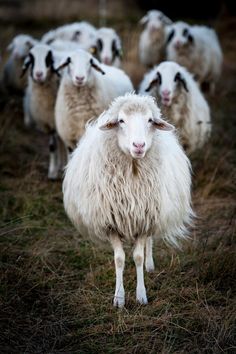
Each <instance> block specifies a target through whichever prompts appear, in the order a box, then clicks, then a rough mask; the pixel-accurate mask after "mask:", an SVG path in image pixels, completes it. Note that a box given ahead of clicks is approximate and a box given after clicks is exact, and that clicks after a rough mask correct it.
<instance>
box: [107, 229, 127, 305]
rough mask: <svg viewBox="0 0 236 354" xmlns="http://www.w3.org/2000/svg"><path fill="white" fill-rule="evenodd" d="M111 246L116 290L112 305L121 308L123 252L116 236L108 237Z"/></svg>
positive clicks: (122, 300)
mask: <svg viewBox="0 0 236 354" xmlns="http://www.w3.org/2000/svg"><path fill="white" fill-rule="evenodd" d="M110 241H111V245H112V247H113V250H114V259H115V268H116V289H115V296H114V301H113V304H114V306H118V307H123V306H124V304H125V290H124V284H123V272H124V267H125V252H124V250H123V245H122V242H121V240H120V238H119V237H118V236H117V235H112V236H111V237H110Z"/></svg>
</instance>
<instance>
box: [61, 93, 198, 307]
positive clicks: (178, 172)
mask: <svg viewBox="0 0 236 354" xmlns="http://www.w3.org/2000/svg"><path fill="white" fill-rule="evenodd" d="M173 129H174V127H173V126H172V125H170V124H168V123H167V122H166V121H164V120H163V119H162V118H161V114H160V110H159V108H158V107H157V105H156V104H155V101H154V99H153V98H152V97H150V96H139V95H135V94H127V95H125V96H120V97H118V98H117V99H115V100H114V101H113V103H112V104H111V106H110V108H109V109H108V110H107V111H105V112H104V113H103V114H101V115H100V117H99V118H98V119H97V120H96V121H94V122H91V123H90V124H88V126H87V129H86V132H85V135H84V137H83V138H82V139H81V141H80V143H79V145H78V146H77V148H76V150H75V151H74V153H73V154H72V157H71V159H70V161H69V164H68V166H67V168H66V172H65V179H64V182H63V193H64V207H65V210H66V213H67V214H68V216H69V218H70V219H71V221H72V222H73V223H74V225H75V226H76V228H77V229H78V230H79V233H80V234H81V235H83V236H85V237H90V238H91V239H93V240H95V239H100V240H102V241H104V242H110V243H111V245H112V247H113V249H114V258H115V268H116V290H115V297H114V305H115V306H119V307H122V306H124V303H125V291H124V286H123V270H124V265H125V253H124V249H123V244H128V243H131V244H133V245H134V251H133V258H134V262H135V265H136V271H137V289H136V298H137V301H138V302H140V303H141V304H145V303H147V296H146V289H145V285H144V277H143V263H144V246H145V242H146V245H147V250H146V256H147V257H149V259H148V260H146V266H147V267H149V266H150V265H151V268H152V264H151V261H152V260H151V259H150V257H151V247H152V239H151V237H150V235H153V236H155V237H157V238H160V239H164V240H166V241H168V242H170V243H171V244H173V245H176V244H178V240H180V239H184V238H185V237H186V227H187V225H188V224H189V223H190V222H191V217H192V210H191V205H190V203H191V197H190V189H191V173H190V163H189V160H188V158H187V157H186V155H185V153H184V151H183V149H182V148H181V146H180V144H179V143H178V140H177V139H176V136H175V134H174V133H173V131H172V130H173Z"/></svg>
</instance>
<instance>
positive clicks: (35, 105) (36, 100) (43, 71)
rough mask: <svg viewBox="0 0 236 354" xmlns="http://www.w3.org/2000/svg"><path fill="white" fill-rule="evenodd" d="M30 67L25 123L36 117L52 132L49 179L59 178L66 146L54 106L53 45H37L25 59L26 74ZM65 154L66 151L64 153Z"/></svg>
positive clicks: (36, 119) (57, 79) (42, 126)
mask: <svg viewBox="0 0 236 354" xmlns="http://www.w3.org/2000/svg"><path fill="white" fill-rule="evenodd" d="M28 69H30V73H29V75H28V86H27V89H26V92H25V97H24V114H25V124H26V125H29V123H30V122H31V121H32V120H33V121H34V122H35V123H36V124H37V126H38V128H39V129H40V130H42V131H43V132H45V133H46V134H49V135H50V141H49V150H50V161H49V170H48V178H49V179H56V178H57V177H58V173H59V170H60V168H61V167H62V164H63V161H61V159H62V156H63V155H62V152H63V148H64V147H63V145H62V142H61V141H60V139H59V137H58V135H57V134H56V131H55V117H54V108H55V100H56V95H57V90H58V86H59V78H58V75H57V73H56V71H55V69H54V57H53V53H52V50H51V48H50V47H49V46H48V45H45V44H37V45H36V46H34V48H32V49H31V50H30V52H29V55H28V57H27V58H26V59H25V63H24V68H23V73H25V72H26V71H27V70H28ZM64 155H65V153H64Z"/></svg>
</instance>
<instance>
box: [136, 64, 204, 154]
mask: <svg viewBox="0 0 236 354" xmlns="http://www.w3.org/2000/svg"><path fill="white" fill-rule="evenodd" d="M157 73H159V74H160V75H161V80H162V82H161V84H156V85H154V86H153V88H152V89H151V90H150V91H149V92H146V91H145V90H146V89H147V88H148V86H149V85H150V83H151V82H152V81H153V80H155V78H156V77H157ZM177 73H180V74H181V77H182V78H183V79H184V80H185V82H186V85H187V89H188V92H186V90H185V89H184V87H182V86H181V85H179V84H178V83H176V82H175V76H176V74H177ZM166 89H167V90H169V92H170V97H171V103H170V105H169V106H167V105H165V104H163V102H162V97H163V96H162V95H163V91H164V90H166ZM139 92H140V93H141V94H147V95H151V96H154V97H155V98H156V99H157V101H158V103H159V104H160V107H161V109H162V113H163V114H164V116H165V118H167V119H168V120H169V121H170V122H171V123H173V124H174V125H175V126H176V127H177V128H178V130H179V134H180V137H181V139H182V142H183V144H184V145H186V147H187V152H188V153H189V154H190V153H192V152H194V151H195V150H196V149H199V148H201V147H202V146H203V145H204V143H205V142H206V141H207V140H208V139H209V137H210V133H211V117H210V109H209V106H208V103H207V101H206V99H205V98H204V96H203V94H202V93H201V91H200V89H199V87H198V84H197V83H196V82H195V80H194V79H193V77H192V75H191V74H190V73H189V72H188V71H187V70H186V69H185V68H184V67H182V66H180V65H179V64H177V63H174V62H168V61H166V62H163V63H161V64H160V65H158V66H156V67H154V68H153V69H152V70H151V71H150V72H148V73H147V74H146V75H145V76H144V79H143V81H142V83H141V85H140V88H139Z"/></svg>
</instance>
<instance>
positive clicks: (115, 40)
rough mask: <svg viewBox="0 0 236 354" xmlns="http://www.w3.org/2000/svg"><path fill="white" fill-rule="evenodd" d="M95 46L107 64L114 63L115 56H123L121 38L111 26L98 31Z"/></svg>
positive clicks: (100, 58) (101, 58) (99, 55)
mask: <svg viewBox="0 0 236 354" xmlns="http://www.w3.org/2000/svg"><path fill="white" fill-rule="evenodd" d="M95 48H96V53H97V56H98V58H99V60H100V61H101V62H102V63H104V64H106V65H112V64H113V62H114V60H115V58H117V57H121V56H122V50H121V43H120V39H119V37H118V36H117V34H116V33H115V31H114V30H113V29H110V28H102V29H100V30H99V31H98V38H97V42H96V47H95Z"/></svg>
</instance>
